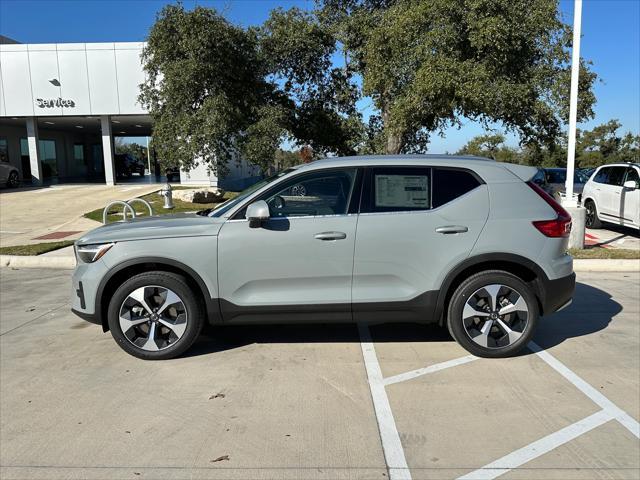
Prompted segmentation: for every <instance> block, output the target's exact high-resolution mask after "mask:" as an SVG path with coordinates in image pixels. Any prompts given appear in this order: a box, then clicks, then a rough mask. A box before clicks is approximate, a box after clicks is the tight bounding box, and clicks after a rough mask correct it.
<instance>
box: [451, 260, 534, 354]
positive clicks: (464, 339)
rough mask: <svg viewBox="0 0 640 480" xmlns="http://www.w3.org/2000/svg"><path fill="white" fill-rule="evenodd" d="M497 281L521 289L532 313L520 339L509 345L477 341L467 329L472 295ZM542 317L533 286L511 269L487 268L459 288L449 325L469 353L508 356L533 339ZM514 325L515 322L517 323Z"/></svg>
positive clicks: (455, 293) (510, 287) (519, 291)
mask: <svg viewBox="0 0 640 480" xmlns="http://www.w3.org/2000/svg"><path fill="white" fill-rule="evenodd" d="M493 284H499V285H504V286H506V287H508V289H513V290H514V291H515V292H516V293H518V294H519V295H520V296H521V297H522V299H524V301H525V302H526V307H527V310H528V313H527V314H526V321H524V323H525V324H526V326H525V327H524V328H523V330H522V333H521V335H520V337H519V338H518V339H517V340H516V341H514V342H513V343H510V344H508V345H505V346H497V347H493V348H487V347H483V346H481V345H479V344H478V343H476V342H475V341H474V340H472V339H471V336H470V335H469V333H467V330H466V328H465V325H464V319H463V311H464V308H465V305H466V303H467V300H469V297H470V296H471V295H473V294H474V293H475V292H476V291H478V290H479V289H482V288H483V287H485V286H488V285H493ZM500 291H506V290H500ZM498 298H500V295H498ZM523 317H524V315H523ZM538 317H539V311H538V302H537V299H536V296H535V294H534V293H533V291H532V289H531V287H529V286H528V285H527V284H526V283H524V282H523V281H522V280H521V279H520V278H518V277H516V276H515V275H513V274H511V273H509V272H505V271H502V270H487V271H484V272H480V273H476V274H475V275H472V276H471V277H469V278H467V279H466V280H464V281H463V282H462V283H461V284H460V286H458V288H457V289H456V290H455V292H454V293H453V295H452V297H451V300H450V302H449V309H448V312H447V326H448V328H449V333H451V336H452V337H453V338H454V339H455V340H456V341H457V342H458V343H459V344H460V345H461V346H462V347H463V348H464V349H465V350H467V351H468V352H469V353H472V354H473V355H476V356H478V357H484V358H504V357H510V356H513V355H515V354H516V353H518V352H519V351H520V350H522V349H523V348H524V347H525V346H526V345H527V343H529V340H531V337H532V336H533V333H534V331H535V328H536V325H537V323H538ZM501 318H502V317H501ZM479 320H480V318H479ZM503 320H504V319H503ZM519 321H522V320H519ZM510 326H513V324H511V325H510Z"/></svg>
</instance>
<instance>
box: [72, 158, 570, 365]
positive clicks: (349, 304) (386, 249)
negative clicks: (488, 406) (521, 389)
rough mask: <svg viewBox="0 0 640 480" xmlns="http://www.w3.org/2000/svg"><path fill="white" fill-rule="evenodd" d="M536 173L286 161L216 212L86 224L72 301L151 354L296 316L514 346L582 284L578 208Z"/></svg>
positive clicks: (388, 161) (492, 352) (514, 168)
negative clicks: (404, 327) (418, 326)
mask: <svg viewBox="0 0 640 480" xmlns="http://www.w3.org/2000/svg"><path fill="white" fill-rule="evenodd" d="M535 173H536V169H535V168H531V167H525V166H521V165H512V164H508V163H498V162H495V161H492V160H486V159H480V158H472V157H451V156H393V157H391V156H371V157H351V158H332V159H325V160H320V161H317V162H314V163H310V164H306V165H303V166H300V167H297V168H292V169H289V170H286V171H283V172H281V173H279V174H277V175H276V176H274V177H271V178H269V179H266V180H263V181H262V182H260V183H258V184H256V185H254V186H252V187H251V188H249V189H247V190H245V191H244V192H242V193H241V194H240V195H238V196H237V197H236V198H234V199H233V200H230V201H228V202H226V203H224V204H222V205H220V206H219V207H218V208H216V209H214V210H212V211H205V212H200V213H199V214H182V215H172V216H164V217H149V218H142V219H136V220H135V221H131V222H118V223H113V224H110V225H106V226H102V227H99V228H97V229H95V230H93V231H91V232H89V233H87V234H86V235H84V236H83V237H82V238H80V239H79V240H78V241H77V242H76V245H75V249H76V256H77V259H78V266H77V268H76V270H75V273H74V275H73V295H72V297H73V311H74V312H75V313H76V314H78V315H79V316H80V317H82V318H84V319H86V320H89V321H91V322H94V323H97V324H99V325H102V328H103V330H104V331H105V332H106V331H107V330H110V331H111V334H112V335H113V338H114V339H115V340H116V342H117V343H118V345H120V347H122V348H123V349H124V350H125V351H127V352H128V353H130V354H132V355H135V356H137V357H140V358H144V359H167V358H171V357H175V356H176V355H180V354H181V353H183V352H184V351H186V350H187V349H188V348H189V347H190V346H191V345H192V344H193V342H194V341H195V340H196V338H197V337H198V335H199V334H200V332H201V330H202V328H203V326H204V324H205V323H209V324H211V325H234V324H252V323H290V322H307V323H311V322H320V323H333V322H420V323H431V322H434V323H438V324H440V325H442V326H445V325H446V326H447V328H448V329H449V331H450V332H451V335H452V336H453V337H454V338H455V339H456V340H457V341H458V342H459V343H460V344H461V345H462V346H463V347H464V348H466V349H467V350H468V351H469V352H471V353H473V354H474V355H478V356H482V357H504V356H509V355H513V354H515V353H516V352H518V351H519V350H520V349H521V348H523V347H524V346H525V345H526V344H527V342H528V341H529V339H530V338H531V336H532V335H533V332H534V329H535V326H536V323H537V321H538V318H539V316H541V315H549V314H551V313H553V312H555V311H556V310H558V309H560V308H563V307H564V306H566V305H568V304H569V303H570V302H571V297H572V295H573V290H574V286H575V274H574V273H573V260H572V258H571V256H569V255H568V254H567V253H566V250H567V241H568V235H569V232H570V230H571V218H570V216H569V215H568V214H567V212H566V211H565V210H563V209H562V207H560V206H559V205H558V204H557V203H556V202H555V201H554V200H553V199H552V198H551V197H550V196H549V195H548V194H546V193H545V192H544V191H543V190H542V189H541V188H540V187H539V186H538V185H536V184H535V183H533V182H531V181H530V180H531V178H532V177H533V176H534V175H535Z"/></svg>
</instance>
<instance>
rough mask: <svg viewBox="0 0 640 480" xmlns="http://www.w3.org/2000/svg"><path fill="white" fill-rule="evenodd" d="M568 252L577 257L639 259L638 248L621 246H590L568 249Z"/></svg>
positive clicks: (639, 252) (639, 251)
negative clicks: (582, 248) (581, 248)
mask: <svg viewBox="0 0 640 480" xmlns="http://www.w3.org/2000/svg"><path fill="white" fill-rule="evenodd" d="M569 254H570V255H571V256H572V257H573V258H577V259H589V258H601V259H613V260H618V259H630V260H636V259H640V250H632V249H623V248H602V247H591V248H585V249H584V250H580V249H577V248H571V249H569Z"/></svg>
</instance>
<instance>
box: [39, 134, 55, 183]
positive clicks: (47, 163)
mask: <svg viewBox="0 0 640 480" xmlns="http://www.w3.org/2000/svg"><path fill="white" fill-rule="evenodd" d="M38 147H39V151H40V163H42V176H43V177H44V178H49V177H57V176H58V158H57V156H56V142H55V140H40V141H39V143H38Z"/></svg>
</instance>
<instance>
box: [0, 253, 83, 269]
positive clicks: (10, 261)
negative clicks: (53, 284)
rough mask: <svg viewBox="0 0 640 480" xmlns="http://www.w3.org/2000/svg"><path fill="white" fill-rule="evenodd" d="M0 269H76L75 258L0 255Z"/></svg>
mask: <svg viewBox="0 0 640 480" xmlns="http://www.w3.org/2000/svg"><path fill="white" fill-rule="evenodd" d="M0 267H7V268H60V269H74V268H76V259H75V257H47V256H43V255H33V256H31V255H0Z"/></svg>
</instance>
